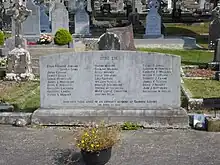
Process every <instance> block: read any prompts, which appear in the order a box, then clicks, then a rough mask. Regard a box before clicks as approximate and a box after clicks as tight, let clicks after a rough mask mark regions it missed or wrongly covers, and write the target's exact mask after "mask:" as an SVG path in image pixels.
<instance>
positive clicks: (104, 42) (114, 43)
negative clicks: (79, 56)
mask: <svg viewBox="0 0 220 165" xmlns="http://www.w3.org/2000/svg"><path fill="white" fill-rule="evenodd" d="M97 44H98V50H120V40H119V37H118V36H117V35H116V34H114V33H111V32H107V33H104V34H103V35H101V36H100V37H99V39H98V42H97Z"/></svg>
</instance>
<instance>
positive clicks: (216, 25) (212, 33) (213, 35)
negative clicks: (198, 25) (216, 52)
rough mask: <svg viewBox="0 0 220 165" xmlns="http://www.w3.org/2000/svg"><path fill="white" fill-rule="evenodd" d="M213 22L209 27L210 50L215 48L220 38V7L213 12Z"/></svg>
mask: <svg viewBox="0 0 220 165" xmlns="http://www.w3.org/2000/svg"><path fill="white" fill-rule="evenodd" d="M212 17H213V20H212V21H211V23H210V25H209V48H210V49H214V48H215V42H216V40H217V39H218V38H220V30H219V29H220V7H218V6H217V7H215V9H214V10H212Z"/></svg>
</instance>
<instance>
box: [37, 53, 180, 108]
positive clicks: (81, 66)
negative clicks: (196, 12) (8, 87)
mask: <svg viewBox="0 0 220 165" xmlns="http://www.w3.org/2000/svg"><path fill="white" fill-rule="evenodd" d="M180 61H181V58H180V57H179V56H172V55H164V54H159V53H143V52H132V51H130V52H129V51H98V52H81V53H63V54H57V55H47V56H41V57H40V102H41V108H56V109H59V108H62V109H65V108H68V107H70V108H82V109H86V108H94V109H102V110H103V109H104V108H110V109H120V110H121V109H125V110H128V109H133V110H140V109H149V110H153V109H155V110H159V109H160V110H161V109H169V108H178V107H180V86H181V83H180Z"/></svg>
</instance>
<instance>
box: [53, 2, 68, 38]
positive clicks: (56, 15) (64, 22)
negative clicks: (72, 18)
mask: <svg viewBox="0 0 220 165" xmlns="http://www.w3.org/2000/svg"><path fill="white" fill-rule="evenodd" d="M51 16H52V17H51V18H52V20H51V24H52V34H53V35H54V34H55V33H56V32H57V30H58V29H60V28H64V29H66V30H69V13H68V11H67V9H66V7H65V6H64V5H63V4H62V3H59V2H56V3H55V5H54V8H53V9H52V12H51Z"/></svg>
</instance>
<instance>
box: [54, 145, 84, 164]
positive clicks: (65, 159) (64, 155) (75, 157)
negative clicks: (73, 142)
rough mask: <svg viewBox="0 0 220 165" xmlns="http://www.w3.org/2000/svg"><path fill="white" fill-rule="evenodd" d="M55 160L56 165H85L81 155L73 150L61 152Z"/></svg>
mask: <svg viewBox="0 0 220 165" xmlns="http://www.w3.org/2000/svg"><path fill="white" fill-rule="evenodd" d="M54 160H55V165H85V163H84V161H83V159H82V156H81V153H80V152H77V151H74V150H73V149H72V150H71V149H64V150H59V151H58V153H57V154H56V155H55V156H54Z"/></svg>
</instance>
